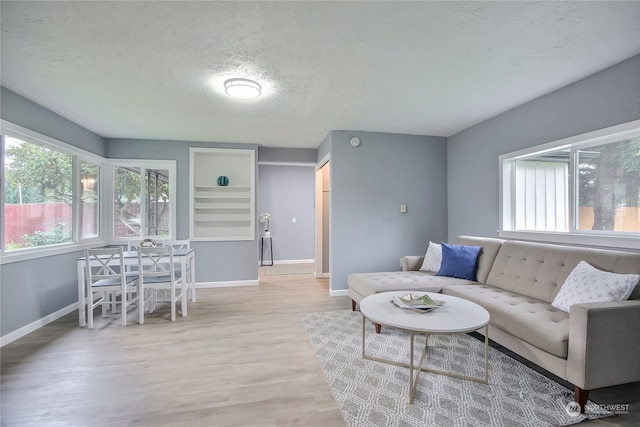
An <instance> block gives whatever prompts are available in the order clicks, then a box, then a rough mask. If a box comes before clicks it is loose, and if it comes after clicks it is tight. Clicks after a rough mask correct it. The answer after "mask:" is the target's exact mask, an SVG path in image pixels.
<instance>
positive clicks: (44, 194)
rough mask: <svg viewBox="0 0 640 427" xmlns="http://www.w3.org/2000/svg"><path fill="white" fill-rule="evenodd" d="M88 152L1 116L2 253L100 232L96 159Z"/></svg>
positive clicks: (98, 175) (65, 242)
mask: <svg viewBox="0 0 640 427" xmlns="http://www.w3.org/2000/svg"><path fill="white" fill-rule="evenodd" d="M90 157H91V156H89V155H86V154H85V153H84V152H81V150H78V149H75V148H74V147H71V146H68V145H67V144H64V143H62V142H60V141H56V140H53V139H51V138H48V137H45V136H44V135H39V134H37V133H35V132H31V131H28V130H26V129H23V128H20V127H19V126H15V125H11V124H8V123H6V122H3V132H2V166H3V167H2V175H3V176H2V178H3V183H4V184H3V188H2V215H1V217H2V241H1V242H0V243H1V249H2V253H3V254H5V255H6V254H12V253H19V252H25V251H33V250H36V249H39V248H43V247H50V246H54V245H62V244H70V243H74V242H78V241H81V240H86V239H92V238H97V237H99V231H100V221H99V218H100V217H99V210H100V200H99V182H100V179H99V177H100V165H99V162H98V161H94V160H92V159H91V158H90ZM76 199H77V200H79V202H78V203H74V201H75V200H76Z"/></svg>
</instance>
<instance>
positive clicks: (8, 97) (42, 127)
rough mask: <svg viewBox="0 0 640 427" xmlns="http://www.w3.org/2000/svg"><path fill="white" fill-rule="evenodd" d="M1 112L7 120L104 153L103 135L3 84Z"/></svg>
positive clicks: (92, 151) (77, 145)
mask: <svg viewBox="0 0 640 427" xmlns="http://www.w3.org/2000/svg"><path fill="white" fill-rule="evenodd" d="M0 114H1V116H2V118H3V119H4V120H7V121H10V122H11V123H14V124H16V125H19V126H22V127H25V128H27V129H29V130H32V131H34V132H38V133H41V134H43V135H46V136H48V137H50V138H54V139H57V140H59V141H62V142H66V143H67V144H69V145H73V146H76V147H78V148H82V149H83V150H86V151H89V152H91V153H94V154H98V155H99V156H102V157H105V155H106V151H107V147H106V142H105V139H104V138H103V137H101V136H100V135H97V134H95V133H93V132H91V131H89V130H87V129H85V128H83V127H81V126H78V125H77V124H75V123H73V122H72V121H69V120H67V119H65V118H64V117H62V116H59V115H57V114H56V113H54V112H52V111H51V110H47V109H46V108H44V107H42V106H40V105H38V104H36V103H35V102H32V101H30V100H28V99H27V98H24V97H22V96H20V95H18V94H17V93H15V92H12V91H10V90H9V89H7V88H5V87H0Z"/></svg>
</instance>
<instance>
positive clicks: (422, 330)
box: [360, 291, 489, 403]
mask: <svg viewBox="0 0 640 427" xmlns="http://www.w3.org/2000/svg"><path fill="white" fill-rule="evenodd" d="M409 293H411V294H413V295H424V294H428V295H429V296H430V297H431V298H432V299H434V300H439V301H443V302H444V305H442V306H440V307H438V308H436V309H433V310H431V311H429V312H426V313H419V312H416V311H414V310H408V309H404V308H400V307H397V306H396V305H394V304H393V303H392V302H391V299H392V297H394V296H404V295H407V294H409ZM360 312H361V313H362V357H363V358H364V359H368V360H374V361H377V362H384V363H390V364H392V365H398V366H404V367H407V368H409V403H413V397H414V394H415V388H416V383H417V381H418V376H419V375H420V372H422V371H425V372H432V373H436V374H441V375H448V376H451V377H456V378H461V379H465V380H471V381H477V382H481V383H485V384H486V383H488V382H489V359H488V358H489V312H488V311H487V310H485V309H484V308H483V307H481V306H480V305H478V304H476V303H473V302H471V301H467V300H465V299H462V298H458V297H454V296H451V295H443V294H435V293H431V292H415V291H413V292H411V291H394V292H380V293H377V294H373V295H369V296H368V297H366V298H364V299H363V300H362V301H360ZM365 319H369V320H371V321H373V322H374V323H377V324H380V325H383V326H389V327H392V328H396V329H400V330H403V331H407V332H409V340H410V341H409V343H410V355H411V357H409V363H402V362H397V361H394V360H389V359H382V358H378V357H373V356H368V355H367V354H366V351H365V329H366V328H365V323H366V322H365ZM482 328H485V331H484V378H476V377H470V376H466V375H461V374H457V373H454V372H447V371H440V370H436V369H430V368H428V367H424V366H423V365H424V361H425V358H426V355H427V350H428V348H429V334H459V333H465V332H473V331H477V330H478V329H482ZM416 334H418V335H425V346H424V349H423V350H422V354H421V355H420V360H419V362H418V365H417V366H416V365H415V364H414V361H413V347H414V341H415V335H416ZM415 369H417V372H416V374H415V377H414V373H413V371H414V370H415Z"/></svg>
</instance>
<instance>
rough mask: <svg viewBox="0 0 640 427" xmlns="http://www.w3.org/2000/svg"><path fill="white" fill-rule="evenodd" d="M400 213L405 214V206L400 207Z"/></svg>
mask: <svg viewBox="0 0 640 427" xmlns="http://www.w3.org/2000/svg"><path fill="white" fill-rule="evenodd" d="M400 213H407V205H405V204H404V203H403V204H401V205H400Z"/></svg>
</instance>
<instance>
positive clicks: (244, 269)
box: [107, 139, 258, 283]
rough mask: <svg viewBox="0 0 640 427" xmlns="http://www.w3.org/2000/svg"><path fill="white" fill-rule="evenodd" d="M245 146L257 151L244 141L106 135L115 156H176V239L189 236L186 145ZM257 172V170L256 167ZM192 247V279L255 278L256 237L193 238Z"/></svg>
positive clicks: (108, 150) (110, 156)
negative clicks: (223, 240)
mask: <svg viewBox="0 0 640 427" xmlns="http://www.w3.org/2000/svg"><path fill="white" fill-rule="evenodd" d="M190 147H207V148H245V149H251V150H256V151H257V146H255V145H248V144H224V143H203V142H185V141H159V140H140V139H109V140H108V144H107V157H109V158H115V159H154V160H176V163H177V167H176V169H177V175H178V176H177V186H178V189H177V190H178V191H177V200H176V203H177V208H176V217H177V218H176V228H177V231H176V233H177V236H176V237H177V238H178V239H188V238H189V194H190V193H189V173H190V172H189V148H190ZM256 157H257V154H256ZM256 176H257V171H256ZM191 246H192V247H193V248H195V250H196V281H197V282H204V283H207V282H224V281H242V280H257V279H258V244H257V240H247V241H237V242H204V241H194V242H192V243H191Z"/></svg>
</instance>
